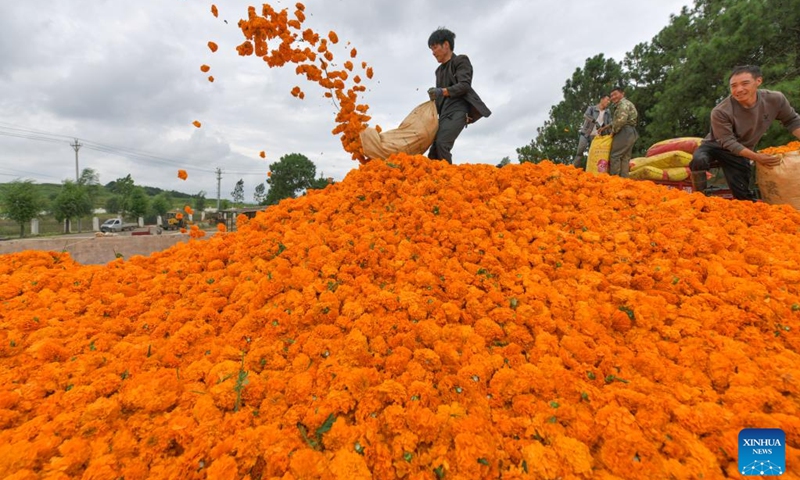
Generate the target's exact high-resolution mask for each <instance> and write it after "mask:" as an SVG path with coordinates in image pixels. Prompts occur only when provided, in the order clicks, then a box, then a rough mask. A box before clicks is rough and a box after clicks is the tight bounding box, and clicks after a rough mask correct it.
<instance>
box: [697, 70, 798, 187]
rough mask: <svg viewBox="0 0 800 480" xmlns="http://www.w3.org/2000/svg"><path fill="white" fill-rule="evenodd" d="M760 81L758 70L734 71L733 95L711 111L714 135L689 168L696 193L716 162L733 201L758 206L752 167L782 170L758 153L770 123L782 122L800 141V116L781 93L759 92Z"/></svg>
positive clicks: (776, 160) (771, 158)
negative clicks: (758, 146)
mask: <svg viewBox="0 0 800 480" xmlns="http://www.w3.org/2000/svg"><path fill="white" fill-rule="evenodd" d="M762 81H763V77H762V74H761V69H760V68H759V67H757V66H755V65H745V66H740V67H736V68H734V69H733V72H732V73H731V76H730V77H729V79H728V83H729V84H730V89H731V94H730V95H729V96H728V97H726V98H725V99H724V100H722V101H721V102H720V103H719V104H718V105H717V106H716V107H714V110H712V111H711V132H710V133H709V134H708V135H707V136H706V137H705V138H704V139H703V142H702V143H701V144H700V146H699V147H697V150H695V152H694V155H693V156H692V162H691V163H690V164H689V167H690V169H691V170H692V183H693V184H694V189H695V190H696V191H701V192H702V191H704V190H705V189H706V186H707V185H706V182H707V180H706V179H707V175H706V172H707V171H708V169H709V168H710V162H711V161H712V160H716V161H717V162H719V164H720V166H721V167H722V172H723V173H724V174H725V180H726V181H727V182H728V187H729V188H730V189H731V192H732V193H733V197H734V198H736V199H737V200H755V195H754V194H753V192H752V191H751V190H750V176H751V173H752V167H751V165H750V161H751V160H752V161H753V162H755V163H756V164H757V165H759V166H760V167H766V168H772V167H775V166H777V165H779V164H780V158H778V157H776V156H774V155H767V154H764V153H757V152H756V151H755V148H756V144H758V142H759V140H761V137H763V136H764V134H765V133H766V132H767V129H769V127H770V125H771V124H772V122H773V121H775V120H778V121H780V122H781V123H782V124H783V126H784V127H786V128H787V129H788V130H789V131H790V132H792V134H793V135H794V136H795V137H797V138H798V139H800V115H798V114H797V112H795V110H794V108H792V106H791V105H789V101H788V100H787V99H786V97H785V96H784V95H783V94H782V93H780V92H773V91H770V90H759V89H758V87H759V86H760V85H761V82H762Z"/></svg>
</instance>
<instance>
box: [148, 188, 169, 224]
mask: <svg viewBox="0 0 800 480" xmlns="http://www.w3.org/2000/svg"><path fill="white" fill-rule="evenodd" d="M171 209H172V200H171V199H170V198H169V195H167V194H166V193H163V192H162V193H159V194H158V195H156V196H155V197H153V198H152V199H151V200H150V214H151V215H152V216H154V217H161V218H162V219H163V218H164V216H165V215H166V214H167V212H168V211H170V210H171Z"/></svg>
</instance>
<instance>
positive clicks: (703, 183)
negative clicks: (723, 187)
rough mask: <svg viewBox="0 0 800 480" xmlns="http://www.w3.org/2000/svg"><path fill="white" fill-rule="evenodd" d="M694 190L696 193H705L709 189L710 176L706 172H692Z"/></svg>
mask: <svg viewBox="0 0 800 480" xmlns="http://www.w3.org/2000/svg"><path fill="white" fill-rule="evenodd" d="M691 179H692V190H694V191H695V192H700V193H705V191H706V188H707V187H708V176H707V175H706V171H705V170H703V171H699V172H692V175H691Z"/></svg>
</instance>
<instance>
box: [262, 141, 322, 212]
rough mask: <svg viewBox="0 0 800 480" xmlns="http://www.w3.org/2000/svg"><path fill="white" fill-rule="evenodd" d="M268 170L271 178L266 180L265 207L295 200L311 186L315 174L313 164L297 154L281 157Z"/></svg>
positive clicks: (315, 170) (315, 169) (315, 168)
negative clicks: (267, 189) (290, 199)
mask: <svg viewBox="0 0 800 480" xmlns="http://www.w3.org/2000/svg"><path fill="white" fill-rule="evenodd" d="M269 170H270V172H272V176H270V177H269V178H268V179H267V183H268V184H269V191H268V192H267V198H266V200H265V203H266V204H267V205H276V204H277V203H278V202H280V201H281V200H283V199H284V198H296V197H297V195H299V194H300V193H302V192H303V191H304V190H306V189H308V188H309V187H310V186H311V184H312V182H313V181H314V177H315V176H316V173H317V167H316V166H315V165H314V163H313V162H311V160H309V159H308V157H306V156H305V155H302V154H299V153H290V154H288V155H284V156H282V157H281V158H280V160H278V161H277V162H274V163H271V164H270V165H269Z"/></svg>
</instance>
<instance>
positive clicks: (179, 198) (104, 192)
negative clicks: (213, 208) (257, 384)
mask: <svg viewBox="0 0 800 480" xmlns="http://www.w3.org/2000/svg"><path fill="white" fill-rule="evenodd" d="M114 184H115V182H109V183H107V184H105V185H98V192H97V198H96V199H95V202H94V206H95V208H103V207H105V205H106V201H107V200H108V199H109V198H110V197H112V196H114V194H113V193H112V188H113V186H114ZM5 185H7V183H0V189H2V188H3V187H5ZM34 185H35V186H36V188H39V189H40V192H41V193H42V197H43V198H45V199H46V200H47V201H48V202H49V201H52V200H53V199H54V198H56V197H57V196H58V194H59V192H61V187H62V185H61V184H60V183H35V184H34ZM137 187H141V188H142V189H144V191H145V193H146V194H147V196H148V197H150V198H152V197H155V196H156V195H158V194H160V193H165V192H166V193H167V194H168V195H169V196H170V197H171V198H172V200H174V205H173V206H175V207H176V208H182V207H183V205H186V204H187V203H188V202H187V201H186V200H187V199H191V198H193V197H194V195H192V194H189V193H184V192H178V191H175V190H163V189H161V188H158V187H148V186H143V185H137ZM206 201H207V205H210V204H211V201H212V200H211V199H210V198H208V197H206ZM213 201H214V204H215V205H216V199H214V200H213Z"/></svg>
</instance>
